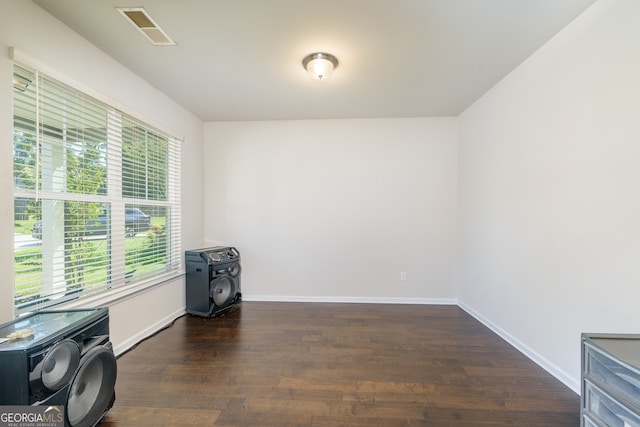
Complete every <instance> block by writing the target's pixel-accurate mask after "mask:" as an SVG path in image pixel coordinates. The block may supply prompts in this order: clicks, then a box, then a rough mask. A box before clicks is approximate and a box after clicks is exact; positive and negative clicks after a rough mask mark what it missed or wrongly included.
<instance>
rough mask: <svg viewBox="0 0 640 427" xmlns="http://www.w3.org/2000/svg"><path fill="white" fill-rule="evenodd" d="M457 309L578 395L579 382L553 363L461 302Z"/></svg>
mask: <svg viewBox="0 0 640 427" xmlns="http://www.w3.org/2000/svg"><path fill="white" fill-rule="evenodd" d="M458 307H460V308H461V309H463V310H464V311H466V312H467V313H469V314H470V315H471V316H473V317H474V318H475V319H476V320H478V321H479V322H480V323H482V324H483V325H485V326H486V327H487V328H489V329H491V330H492V331H493V332H495V333H496V334H498V335H499V336H500V337H501V338H502V339H504V340H505V341H507V342H508V343H509V344H510V345H511V346H512V347H514V348H515V349H516V350H518V351H519V352H520V353H522V354H524V355H525V356H527V357H528V358H529V359H531V360H532V361H533V362H535V363H537V364H538V365H539V366H540V367H541V368H542V369H544V370H545V371H547V372H548V373H550V374H551V375H553V376H554V377H555V378H556V379H557V380H558V381H560V382H562V383H563V384H564V385H566V386H567V387H569V388H570V389H571V390H573V391H574V392H575V393H576V394H578V395H579V394H580V382H579V381H576V380H575V379H574V378H573V377H571V376H570V375H568V374H567V373H566V372H565V371H563V370H562V369H560V368H558V367H557V366H556V365H554V364H553V363H551V362H549V361H548V360H547V359H545V358H544V357H542V356H541V355H540V354H539V353H537V352H536V351H534V350H533V349H531V347H529V346H527V345H526V344H524V343H523V342H522V341H520V340H518V339H517V338H515V337H514V336H512V335H511V334H509V333H508V332H507V331H505V330H504V329H502V328H500V327H499V326H497V325H496V324H495V323H493V322H491V321H490V320H489V319H487V318H486V317H484V316H482V315H481V314H480V313H478V312H477V311H475V310H474V309H472V308H471V307H469V306H467V305H466V304H464V303H463V302H461V301H458Z"/></svg>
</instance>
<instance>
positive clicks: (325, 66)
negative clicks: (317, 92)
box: [302, 52, 338, 80]
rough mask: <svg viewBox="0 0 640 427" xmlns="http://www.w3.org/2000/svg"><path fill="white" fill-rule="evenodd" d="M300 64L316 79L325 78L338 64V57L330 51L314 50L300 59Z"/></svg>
mask: <svg viewBox="0 0 640 427" xmlns="http://www.w3.org/2000/svg"><path fill="white" fill-rule="evenodd" d="M302 66H303V67H304V69H305V70H307V71H308V72H309V74H310V75H311V77H313V78H314V79H316V80H326V79H327V78H328V77H329V75H330V74H331V72H332V71H333V70H334V69H335V68H336V67H337V66H338V58H336V57H335V56H333V55H331V54H330V53H324V52H316V53H312V54H309V55H307V56H305V57H304V59H303V60H302Z"/></svg>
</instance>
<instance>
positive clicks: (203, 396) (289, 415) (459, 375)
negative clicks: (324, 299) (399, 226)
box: [101, 302, 580, 427]
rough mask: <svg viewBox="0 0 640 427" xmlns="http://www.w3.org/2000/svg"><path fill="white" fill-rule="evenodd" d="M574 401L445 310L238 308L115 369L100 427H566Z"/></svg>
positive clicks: (466, 319) (152, 342)
mask: <svg viewBox="0 0 640 427" xmlns="http://www.w3.org/2000/svg"><path fill="white" fill-rule="evenodd" d="M579 412H580V411H579V397H578V396H577V395H576V394H575V393H574V392H573V391H571V390H570V389H569V388H567V387H566V386H564V385H563V384H562V383H560V382H559V381H558V380H556V379H555V378H553V377H552V376H551V375H550V374H548V373H547V372H546V371H544V370H543V369H542V368H540V367H539V366H538V365H536V364H535V363H533V362H532V361H530V360H529V359H527V358H526V357H525V356H523V355H522V354H521V353H519V352H518V351H517V350H516V349H514V348H513V347H511V346H510V345H509V344H507V343H506V342H505V341H504V340H502V339H501V338H500V337H498V336H497V335H496V334H494V333H493V332H491V331H490V330H489V329H487V328H486V327H484V326H483V325H482V324H481V323H479V322H478V321H476V320H475V319H473V318H472V317H471V316H470V315H468V314H467V313H465V312H464V311H463V310H462V309H460V308H459V307H456V306H438V305H387V304H333V303H273V302H243V303H242V304H241V306H240V307H239V308H238V309H236V310H234V311H232V312H230V313H228V314H227V315H226V316H224V317H221V318H213V319H204V318H198V317H192V316H184V317H181V318H179V319H177V320H176V321H175V323H174V324H173V325H172V326H170V327H169V328H167V329H164V330H162V331H161V332H159V333H158V334H156V335H154V336H152V337H150V338H149V339H147V340H145V341H143V342H141V343H140V344H139V345H138V346H136V347H135V348H133V349H131V350H130V351H128V352H127V353H125V354H123V355H122V356H121V357H119V358H118V379H117V383H116V402H115V405H114V407H113V408H112V409H111V411H110V412H109V414H108V415H107V416H106V417H105V418H104V419H103V421H102V423H101V426H119V427H123V426H144V425H148V426H161V425H165V426H179V425H210V426H226V427H232V426H236V427H239V426H251V427H270V426H274V427H275V426H277V427H282V426H306V427H329V426H331V427H333V426H356V427H360V426H362V427H365V426H366V427H375V426H384V427H394V426H405V427H406V426H411V427H418V426H502V425H514V426H545V427H548V426H578V425H579V424H580V423H579Z"/></svg>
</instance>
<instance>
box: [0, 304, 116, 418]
mask: <svg viewBox="0 0 640 427" xmlns="http://www.w3.org/2000/svg"><path fill="white" fill-rule="evenodd" d="M116 375H117V367H116V358H115V355H114V353H113V347H112V345H111V342H110V341H109V311H108V309H107V308H97V309H84V310H69V311H55V310H53V311H41V312H36V313H33V314H29V315H27V316H24V317H19V318H17V319H15V320H13V321H11V322H8V323H4V324H2V325H0V378H1V380H0V405H50V406H57V405H61V406H65V411H64V412H65V415H64V420H65V426H70V427H84V426H95V425H96V424H98V423H99V422H100V420H101V419H102V418H103V417H104V416H105V415H106V413H107V412H108V410H109V409H111V407H112V406H113V403H114V401H115V384H116Z"/></svg>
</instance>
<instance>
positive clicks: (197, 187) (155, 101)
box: [0, 0, 203, 350]
mask: <svg viewBox="0 0 640 427" xmlns="http://www.w3.org/2000/svg"><path fill="white" fill-rule="evenodd" d="M10 46H15V47H16V48H18V49H19V50H20V51H21V52H22V53H23V54H25V55H28V56H30V57H32V58H33V59H35V60H36V61H38V62H40V63H42V64H44V65H45V66H47V67H49V68H51V69H52V70H55V71H56V72H57V73H60V74H61V75H64V76H65V77H67V78H68V79H70V80H72V81H74V82H76V83H78V84H80V85H81V86H85V87H88V88H91V89H93V90H95V91H96V92H98V93H100V94H102V95H103V96H106V97H108V98H110V99H112V100H114V101H115V102H117V103H119V104H122V105H124V106H126V107H128V108H129V109H130V111H131V112H135V113H136V114H137V115H139V117H140V118H142V119H145V120H149V121H150V122H152V123H157V124H161V125H163V126H164V127H166V128H168V129H171V130H172V131H174V132H175V133H177V134H180V135H182V136H183V137H184V143H183V146H182V163H183V165H185V167H183V174H182V204H183V206H185V208H184V209H183V219H182V222H183V246H185V247H192V246H197V245H201V244H202V212H203V207H202V188H203V187H202V179H201V177H202V139H203V125H202V122H201V121H200V120H199V119H198V118H197V117H195V116H193V115H192V114H191V113H189V112H187V111H186V110H184V109H183V108H182V107H181V106H179V105H177V104H176V103H175V102H173V101H172V100H170V99H169V98H167V97H166V96H165V95H163V94H162V93H160V92H158V91H157V90H155V89H154V88H152V87H151V86H150V85H149V84H148V83H146V82H145V81H144V80H142V79H140V78H139V77H137V76H136V75H134V74H133V73H131V72H130V71H128V70H127V69H125V68H123V67H122V66H121V65H120V64H118V63H117V62H116V61H115V60H113V59H111V58H109V57H108V56H106V55H105V54H104V53H103V52H101V51H100V50H98V49H97V48H96V47H95V46H94V45H92V44H90V43H89V42H87V41H86V40H84V39H83V38H81V37H79V36H78V35H77V34H76V33H74V32H72V31H71V30H70V29H68V28H67V27H66V26H64V25H62V24H61V23H60V22H59V21H58V20H56V19H55V18H53V17H52V16H50V15H49V14H47V13H46V12H45V11H43V10H42V9H40V8H39V7H37V6H36V5H34V4H33V3H32V2H30V1H18V0H11V1H2V2H1V3H0V100H2V102H0V137H1V139H2V141H4V143H3V144H1V147H2V148H1V149H0V150H1V151H0V201H1V203H0V260H1V261H0V262H1V263H2V271H4V272H5V273H4V276H3V280H2V281H1V282H0V322H2V321H7V320H10V319H11V318H12V317H13V307H12V298H13V280H12V274H13V229H12V227H13V206H12V200H13V196H12V182H13V180H12V168H13V167H12V148H11V143H10V141H11V132H12V124H13V116H12V111H11V105H10V104H11V103H10V102H9V101H8V100H10V99H11V96H12V84H11V75H12V62H11V60H10V59H9V56H8V48H9V47H10ZM150 48H152V47H150ZM184 305H185V296H184V280H183V278H180V279H177V280H173V281H171V282H169V283H167V284H165V285H163V286H160V287H159V288H157V289H155V290H152V291H149V292H146V293H144V294H142V295H139V296H137V297H134V298H132V299H129V300H126V301H121V302H119V303H117V304H115V305H113V306H112V308H111V336H112V340H113V342H114V345H115V346H116V350H118V349H124V348H125V347H126V346H127V345H130V344H133V343H134V342H135V340H136V339H139V338H141V337H142V336H144V334H146V333H150V332H152V330H153V329H154V328H157V327H159V326H162V325H163V324H164V323H166V322H168V321H169V320H172V318H173V317H175V316H176V315H177V314H179V313H182V312H183V311H184Z"/></svg>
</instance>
